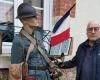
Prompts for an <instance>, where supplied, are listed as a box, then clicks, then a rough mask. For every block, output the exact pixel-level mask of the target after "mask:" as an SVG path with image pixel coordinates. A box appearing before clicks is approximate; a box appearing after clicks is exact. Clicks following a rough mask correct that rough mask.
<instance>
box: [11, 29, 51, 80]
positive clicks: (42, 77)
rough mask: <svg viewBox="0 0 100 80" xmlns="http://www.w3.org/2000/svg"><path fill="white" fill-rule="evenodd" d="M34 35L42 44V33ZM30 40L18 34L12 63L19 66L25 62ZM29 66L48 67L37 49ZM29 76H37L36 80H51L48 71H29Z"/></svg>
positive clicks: (12, 54) (14, 43)
mask: <svg viewBox="0 0 100 80" xmlns="http://www.w3.org/2000/svg"><path fill="white" fill-rule="evenodd" d="M34 35H35V37H36V39H37V40H38V41H39V43H40V44H42V43H43V42H42V36H43V34H42V32H41V31H38V30H35V31H34ZM30 43H31V42H30V40H29V39H27V38H26V37H25V36H24V35H22V34H18V35H16V36H15V38H14V40H13V46H12V50H11V63H12V64H17V63H21V62H23V60H24V58H25V57H26V54H27V51H28V48H29V46H30ZM28 65H29V66H46V65H47V63H46V61H45V60H44V58H43V57H42V56H41V54H40V53H39V51H38V49H37V48H34V49H33V51H32V53H31V54H30V56H29V59H28ZM28 75H29V76H32V75H35V77H36V80H51V79H50V75H49V71H48V70H29V71H28Z"/></svg>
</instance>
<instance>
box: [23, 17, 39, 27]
mask: <svg viewBox="0 0 100 80" xmlns="http://www.w3.org/2000/svg"><path fill="white" fill-rule="evenodd" d="M24 22H25V24H27V25H28V26H29V27H31V28H34V27H37V26H39V25H38V20H37V18H36V17H29V18H25V19H24Z"/></svg>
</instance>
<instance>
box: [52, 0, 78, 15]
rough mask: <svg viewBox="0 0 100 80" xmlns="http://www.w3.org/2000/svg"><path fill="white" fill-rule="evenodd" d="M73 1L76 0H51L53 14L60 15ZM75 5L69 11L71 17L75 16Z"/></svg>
mask: <svg viewBox="0 0 100 80" xmlns="http://www.w3.org/2000/svg"><path fill="white" fill-rule="evenodd" d="M75 2H76V0H53V16H62V15H63V14H64V13H65V12H66V11H68V10H69V9H70V8H71V7H72V5H73V4H74V3H75ZM75 7H76V6H75ZM75 7H74V8H73V9H72V10H71V11H70V16H71V17H75Z"/></svg>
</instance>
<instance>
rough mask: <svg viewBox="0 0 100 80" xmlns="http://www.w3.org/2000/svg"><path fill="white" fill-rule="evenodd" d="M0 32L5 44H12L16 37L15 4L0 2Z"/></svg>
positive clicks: (5, 1) (4, 0)
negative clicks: (14, 23)
mask: <svg viewBox="0 0 100 80" xmlns="http://www.w3.org/2000/svg"><path fill="white" fill-rule="evenodd" d="M0 10H1V11H0V32H2V40H3V42H12V40H13V37H14V26H13V21H14V20H13V19H14V18H13V2H12V1H7V0H3V1H0Z"/></svg>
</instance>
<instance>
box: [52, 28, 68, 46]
mask: <svg viewBox="0 0 100 80" xmlns="http://www.w3.org/2000/svg"><path fill="white" fill-rule="evenodd" d="M69 37H70V28H68V29H67V30H65V31H64V32H62V33H60V34H58V35H56V36H53V37H51V46H55V45H57V44H59V43H61V42H63V41H65V40H67V39H68V38H69Z"/></svg>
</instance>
